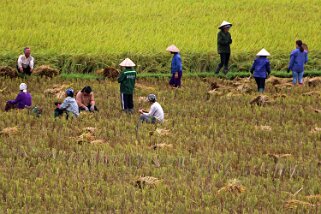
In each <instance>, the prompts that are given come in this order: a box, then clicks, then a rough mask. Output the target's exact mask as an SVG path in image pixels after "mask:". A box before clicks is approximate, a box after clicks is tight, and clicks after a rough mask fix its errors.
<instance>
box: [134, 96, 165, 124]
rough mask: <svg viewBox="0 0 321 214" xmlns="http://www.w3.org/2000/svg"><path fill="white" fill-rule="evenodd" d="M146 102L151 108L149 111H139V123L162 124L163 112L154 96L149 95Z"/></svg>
mask: <svg viewBox="0 0 321 214" xmlns="http://www.w3.org/2000/svg"><path fill="white" fill-rule="evenodd" d="M147 100H148V102H150V104H151V107H150V110H149V111H145V110H144V109H140V110H139V113H140V114H141V115H140V121H141V122H146V123H153V124H154V123H156V122H159V123H162V122H163V121H164V111H163V108H162V106H161V105H160V104H159V103H158V102H156V95H155V94H149V95H148V96H147Z"/></svg>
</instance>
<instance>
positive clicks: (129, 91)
mask: <svg viewBox="0 0 321 214" xmlns="http://www.w3.org/2000/svg"><path fill="white" fill-rule="evenodd" d="M119 65H120V66H121V67H123V71H122V72H121V73H120V75H119V77H118V82H119V83H120V95H121V105H122V110H123V111H124V112H126V113H133V109H134V101H133V94H134V89H135V81H136V76H137V74H136V71H135V70H134V68H133V67H134V66H136V65H135V63H134V62H133V61H131V60H130V59H129V58H126V59H125V60H124V61H122V62H121V63H120V64H119Z"/></svg>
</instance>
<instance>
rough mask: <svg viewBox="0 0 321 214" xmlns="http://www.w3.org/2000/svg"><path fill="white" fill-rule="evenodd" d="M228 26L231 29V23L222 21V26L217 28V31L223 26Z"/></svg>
mask: <svg viewBox="0 0 321 214" xmlns="http://www.w3.org/2000/svg"><path fill="white" fill-rule="evenodd" d="M228 25H229V26H230V27H232V24H231V23H229V22H227V21H223V22H222V24H221V25H220V26H219V27H218V29H221V28H222V27H225V26H228Z"/></svg>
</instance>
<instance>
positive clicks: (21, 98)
mask: <svg viewBox="0 0 321 214" xmlns="http://www.w3.org/2000/svg"><path fill="white" fill-rule="evenodd" d="M19 90H20V92H19V94H18V95H17V97H16V99H14V100H9V101H7V103H6V107H5V111H9V110H10V109H24V108H30V107H31V104H32V97H31V94H30V93H29V92H28V91H27V84H26V83H21V84H20V86H19Z"/></svg>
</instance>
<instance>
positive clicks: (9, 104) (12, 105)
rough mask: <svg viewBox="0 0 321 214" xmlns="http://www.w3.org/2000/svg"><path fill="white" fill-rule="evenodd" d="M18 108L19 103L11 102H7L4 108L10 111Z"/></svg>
mask: <svg viewBox="0 0 321 214" xmlns="http://www.w3.org/2000/svg"><path fill="white" fill-rule="evenodd" d="M15 108H17V105H16V104H12V103H10V102H7V103H6V107H5V108H4V110H5V111H9V110H10V109H15Z"/></svg>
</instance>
